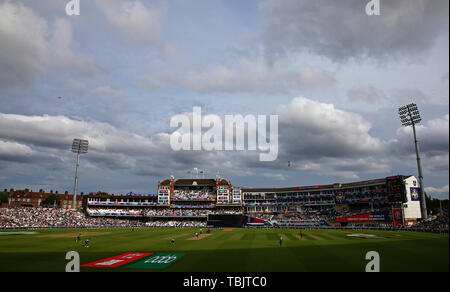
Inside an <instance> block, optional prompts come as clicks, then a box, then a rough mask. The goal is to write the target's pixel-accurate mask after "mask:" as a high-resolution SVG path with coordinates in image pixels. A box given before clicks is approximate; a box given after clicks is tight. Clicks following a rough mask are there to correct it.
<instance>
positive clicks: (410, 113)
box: [398, 103, 428, 219]
mask: <svg viewBox="0 0 450 292" xmlns="http://www.w3.org/2000/svg"><path fill="white" fill-rule="evenodd" d="M398 114H399V116H400V120H401V121H402V125H403V126H405V127H408V126H412V128H413V133H414V146H415V147H416V157H417V168H418V171H419V184H420V202H421V207H422V217H423V219H427V218H428V214H427V203H426V198H425V195H424V187H423V175H422V166H421V165H420V156H419V142H418V141H417V135H416V124H419V123H420V122H421V121H422V118H421V117H420V113H419V110H418V108H417V105H416V104H415V103H411V104H408V105H406V106H402V107H401V108H399V109H398Z"/></svg>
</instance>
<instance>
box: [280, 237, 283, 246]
mask: <svg viewBox="0 0 450 292" xmlns="http://www.w3.org/2000/svg"><path fill="white" fill-rule="evenodd" d="M282 244H283V237H282V236H281V235H280V246H281V245H282Z"/></svg>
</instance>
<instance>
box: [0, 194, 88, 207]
mask: <svg viewBox="0 0 450 292" xmlns="http://www.w3.org/2000/svg"><path fill="white" fill-rule="evenodd" d="M3 192H4V193H6V195H7V196H8V199H9V202H8V204H6V207H9V208H21V207H33V208H36V207H39V206H40V204H41V202H42V201H43V200H44V199H46V198H48V197H49V196H51V195H55V196H57V197H58V198H59V199H60V201H61V208H63V209H72V204H73V194H69V192H67V191H66V192H64V194H60V193H58V191H53V190H51V191H50V192H49V193H47V192H45V191H44V190H42V189H41V190H39V192H33V191H32V190H29V189H25V190H14V189H10V190H9V191H8V190H7V189H5V190H4V191H3ZM83 195H84V194H83V193H81V194H79V195H77V198H76V199H77V202H76V205H77V206H76V208H77V209H81V207H82V200H83ZM3 206H4V207H5V205H3Z"/></svg>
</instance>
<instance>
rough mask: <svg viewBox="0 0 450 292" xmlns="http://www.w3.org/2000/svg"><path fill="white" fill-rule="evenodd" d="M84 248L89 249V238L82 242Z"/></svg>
mask: <svg viewBox="0 0 450 292" xmlns="http://www.w3.org/2000/svg"><path fill="white" fill-rule="evenodd" d="M84 247H89V238H87V239H86V240H85V241H84Z"/></svg>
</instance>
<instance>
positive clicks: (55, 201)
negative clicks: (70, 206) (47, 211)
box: [41, 195, 61, 208]
mask: <svg viewBox="0 0 450 292" xmlns="http://www.w3.org/2000/svg"><path fill="white" fill-rule="evenodd" d="M54 206H55V207H58V208H60V207H61V200H60V199H59V198H58V197H57V196H56V195H50V196H48V197H47V198H45V199H44V200H42V202H41V207H54Z"/></svg>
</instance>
